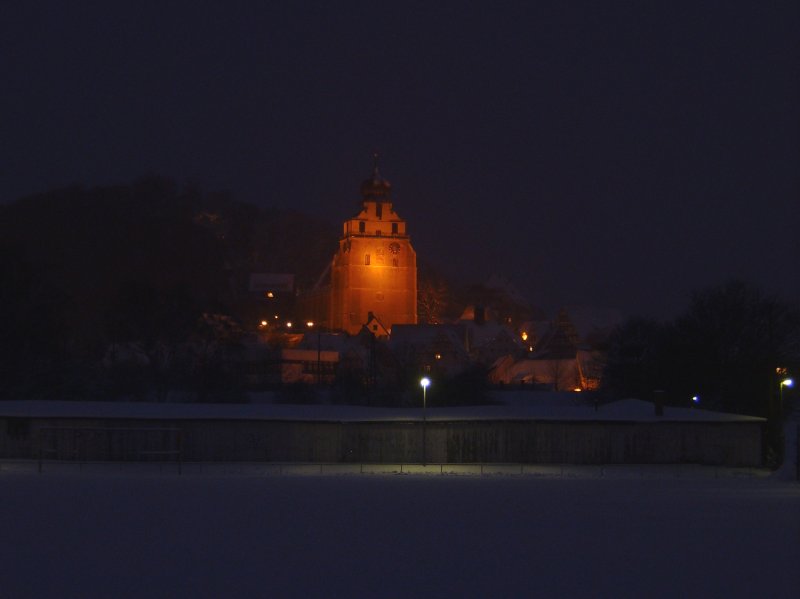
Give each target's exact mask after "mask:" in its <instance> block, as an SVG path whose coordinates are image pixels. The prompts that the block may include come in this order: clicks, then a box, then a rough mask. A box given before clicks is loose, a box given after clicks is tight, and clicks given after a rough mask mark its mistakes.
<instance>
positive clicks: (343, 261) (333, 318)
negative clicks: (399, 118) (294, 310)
mask: <svg viewBox="0 0 800 599" xmlns="http://www.w3.org/2000/svg"><path fill="white" fill-rule="evenodd" d="M391 187H392V186H391V184H390V183H389V182H388V181H386V180H385V179H383V178H382V177H381V175H380V173H379V172H378V165H377V157H376V163H375V166H374V168H373V172H372V177H371V178H370V179H367V180H366V181H364V182H363V183H362V184H361V196H362V201H361V204H362V207H361V211H360V212H359V213H358V215H356V216H355V217H354V218H351V219H350V220H348V221H346V222H345V223H344V230H343V234H342V237H341V239H340V240H339V251H338V252H337V253H336V255H334V257H333V264H332V266H331V303H330V310H331V315H330V322H331V326H332V327H333V328H336V329H342V330H344V331H346V332H348V333H350V334H356V333H358V332H359V331H360V330H361V327H362V325H364V324H366V323H367V321H368V320H369V318H370V314H372V315H373V316H374V317H375V318H377V320H378V321H379V322H380V323H381V324H382V325H383V326H384V327H386V328H387V329H389V330H390V331H391V327H392V325H395V324H416V322H417V255H416V253H415V252H414V248H412V247H411V240H410V238H409V236H408V232H407V230H406V222H405V221H404V220H403V219H401V218H400V216H399V215H398V214H397V213H396V212H395V211H394V209H393V207H392V198H391ZM374 332H375V333H376V334H380V327H377V326H376V327H375V331H374Z"/></svg>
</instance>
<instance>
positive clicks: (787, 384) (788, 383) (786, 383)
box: [779, 379, 794, 416]
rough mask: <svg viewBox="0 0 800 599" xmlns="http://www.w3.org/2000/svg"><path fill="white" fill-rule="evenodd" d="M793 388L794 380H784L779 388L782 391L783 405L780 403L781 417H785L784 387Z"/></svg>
mask: <svg viewBox="0 0 800 599" xmlns="http://www.w3.org/2000/svg"><path fill="white" fill-rule="evenodd" d="M792 386H794V380H792V379H783V380H782V381H781V382H780V385H779V387H780V389H781V403H780V411H781V416H783V388H784V387H792Z"/></svg>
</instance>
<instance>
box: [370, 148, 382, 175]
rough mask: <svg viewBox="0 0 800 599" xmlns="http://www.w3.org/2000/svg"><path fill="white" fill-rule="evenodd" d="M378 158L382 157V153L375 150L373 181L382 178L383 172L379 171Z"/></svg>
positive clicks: (373, 155)
mask: <svg viewBox="0 0 800 599" xmlns="http://www.w3.org/2000/svg"><path fill="white" fill-rule="evenodd" d="M378 158H380V154H378V151H377V150H375V151H374V152H373V153H372V180H373V181H380V180H381V173H380V172H379V171H378Z"/></svg>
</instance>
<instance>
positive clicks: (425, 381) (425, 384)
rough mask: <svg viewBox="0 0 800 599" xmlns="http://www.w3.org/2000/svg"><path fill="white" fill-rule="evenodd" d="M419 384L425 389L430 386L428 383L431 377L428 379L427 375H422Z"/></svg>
mask: <svg viewBox="0 0 800 599" xmlns="http://www.w3.org/2000/svg"><path fill="white" fill-rule="evenodd" d="M419 384H420V386H421V387H422V388H423V389H425V388H427V387H430V385H431V379H429V378H428V377H426V376H424V377H422V379H421V380H420V382H419Z"/></svg>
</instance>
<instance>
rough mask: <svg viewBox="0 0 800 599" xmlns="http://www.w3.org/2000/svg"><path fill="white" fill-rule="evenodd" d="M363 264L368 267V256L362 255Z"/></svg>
mask: <svg viewBox="0 0 800 599" xmlns="http://www.w3.org/2000/svg"><path fill="white" fill-rule="evenodd" d="M364 264H365V265H366V266H369V254H364Z"/></svg>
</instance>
